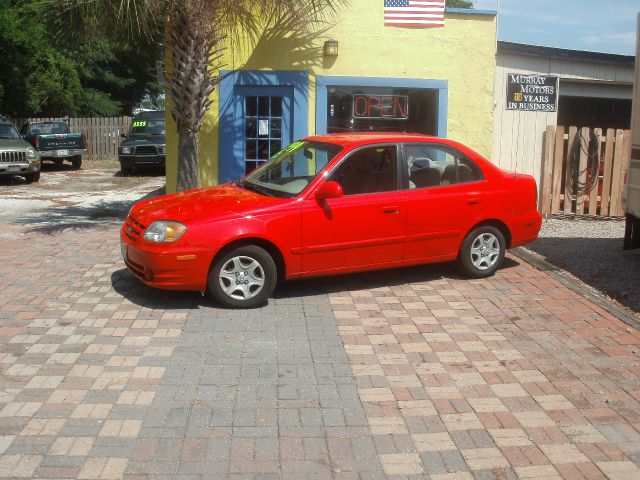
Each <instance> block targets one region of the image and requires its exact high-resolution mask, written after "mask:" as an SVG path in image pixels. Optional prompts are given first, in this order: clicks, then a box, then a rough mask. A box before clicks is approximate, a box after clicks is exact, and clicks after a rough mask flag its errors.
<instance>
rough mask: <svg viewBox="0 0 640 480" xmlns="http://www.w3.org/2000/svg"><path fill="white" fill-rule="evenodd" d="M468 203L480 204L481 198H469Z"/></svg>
mask: <svg viewBox="0 0 640 480" xmlns="http://www.w3.org/2000/svg"><path fill="white" fill-rule="evenodd" d="M467 203H468V204H469V205H480V200H478V199H477V198H470V199H469V200H467Z"/></svg>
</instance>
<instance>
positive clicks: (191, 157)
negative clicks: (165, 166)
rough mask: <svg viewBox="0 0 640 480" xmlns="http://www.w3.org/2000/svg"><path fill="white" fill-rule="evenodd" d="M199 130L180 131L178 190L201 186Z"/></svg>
mask: <svg viewBox="0 0 640 480" xmlns="http://www.w3.org/2000/svg"><path fill="white" fill-rule="evenodd" d="M199 138H200V134H199V132H196V131H193V130H191V131H178V191H179V192H182V191H184V190H190V189H192V188H198V187H199V186H200V178H199V175H198V140H199Z"/></svg>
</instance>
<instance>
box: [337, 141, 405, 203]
mask: <svg viewBox="0 0 640 480" xmlns="http://www.w3.org/2000/svg"><path fill="white" fill-rule="evenodd" d="M397 172H398V168H397V154H396V147H395V146H383V147H382V146H381V147H368V148H363V149H361V150H358V151H356V152H354V153H352V154H351V155H349V157H347V158H346V159H345V160H344V161H343V162H342V163H341V164H340V165H339V166H338V168H337V169H336V170H335V171H334V172H333V174H332V175H331V177H330V178H329V180H333V181H335V182H338V183H339V184H340V186H341V187H342V191H343V192H344V194H345V195H359V194H363V193H379V192H390V191H392V190H395V189H396V178H397Z"/></svg>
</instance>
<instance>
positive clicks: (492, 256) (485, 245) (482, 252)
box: [470, 233, 500, 271]
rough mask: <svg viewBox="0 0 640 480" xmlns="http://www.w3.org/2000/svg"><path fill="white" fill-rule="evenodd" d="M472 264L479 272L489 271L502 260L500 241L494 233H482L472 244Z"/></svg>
mask: <svg viewBox="0 0 640 480" xmlns="http://www.w3.org/2000/svg"><path fill="white" fill-rule="evenodd" d="M470 255H471V263H473V266H474V267H476V268H477V269H478V270H482V271H484V270H489V269H490V268H491V267H493V266H494V265H495V264H496V262H497V261H498V259H499V258H500V241H499V240H498V238H497V237H496V236H495V235H494V234H492V233H482V234H480V235H478V237H477V238H476V239H475V240H474V241H473V243H472V244H471V252H470Z"/></svg>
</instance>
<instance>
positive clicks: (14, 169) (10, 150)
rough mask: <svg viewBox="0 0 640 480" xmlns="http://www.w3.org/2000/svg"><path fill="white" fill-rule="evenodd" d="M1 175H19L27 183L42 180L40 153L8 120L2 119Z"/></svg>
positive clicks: (0, 140) (0, 128) (0, 139)
mask: <svg viewBox="0 0 640 480" xmlns="http://www.w3.org/2000/svg"><path fill="white" fill-rule="evenodd" d="M0 175H2V176H7V175H19V176H22V177H24V179H25V180H26V182H27V183H33V182H37V181H38V180H40V155H38V152H37V151H36V149H35V148H33V147H32V146H31V145H29V144H28V143H27V142H25V141H24V140H23V139H22V137H20V134H19V133H18V131H17V130H16V129H15V128H14V126H13V125H11V123H9V122H6V121H0Z"/></svg>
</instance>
